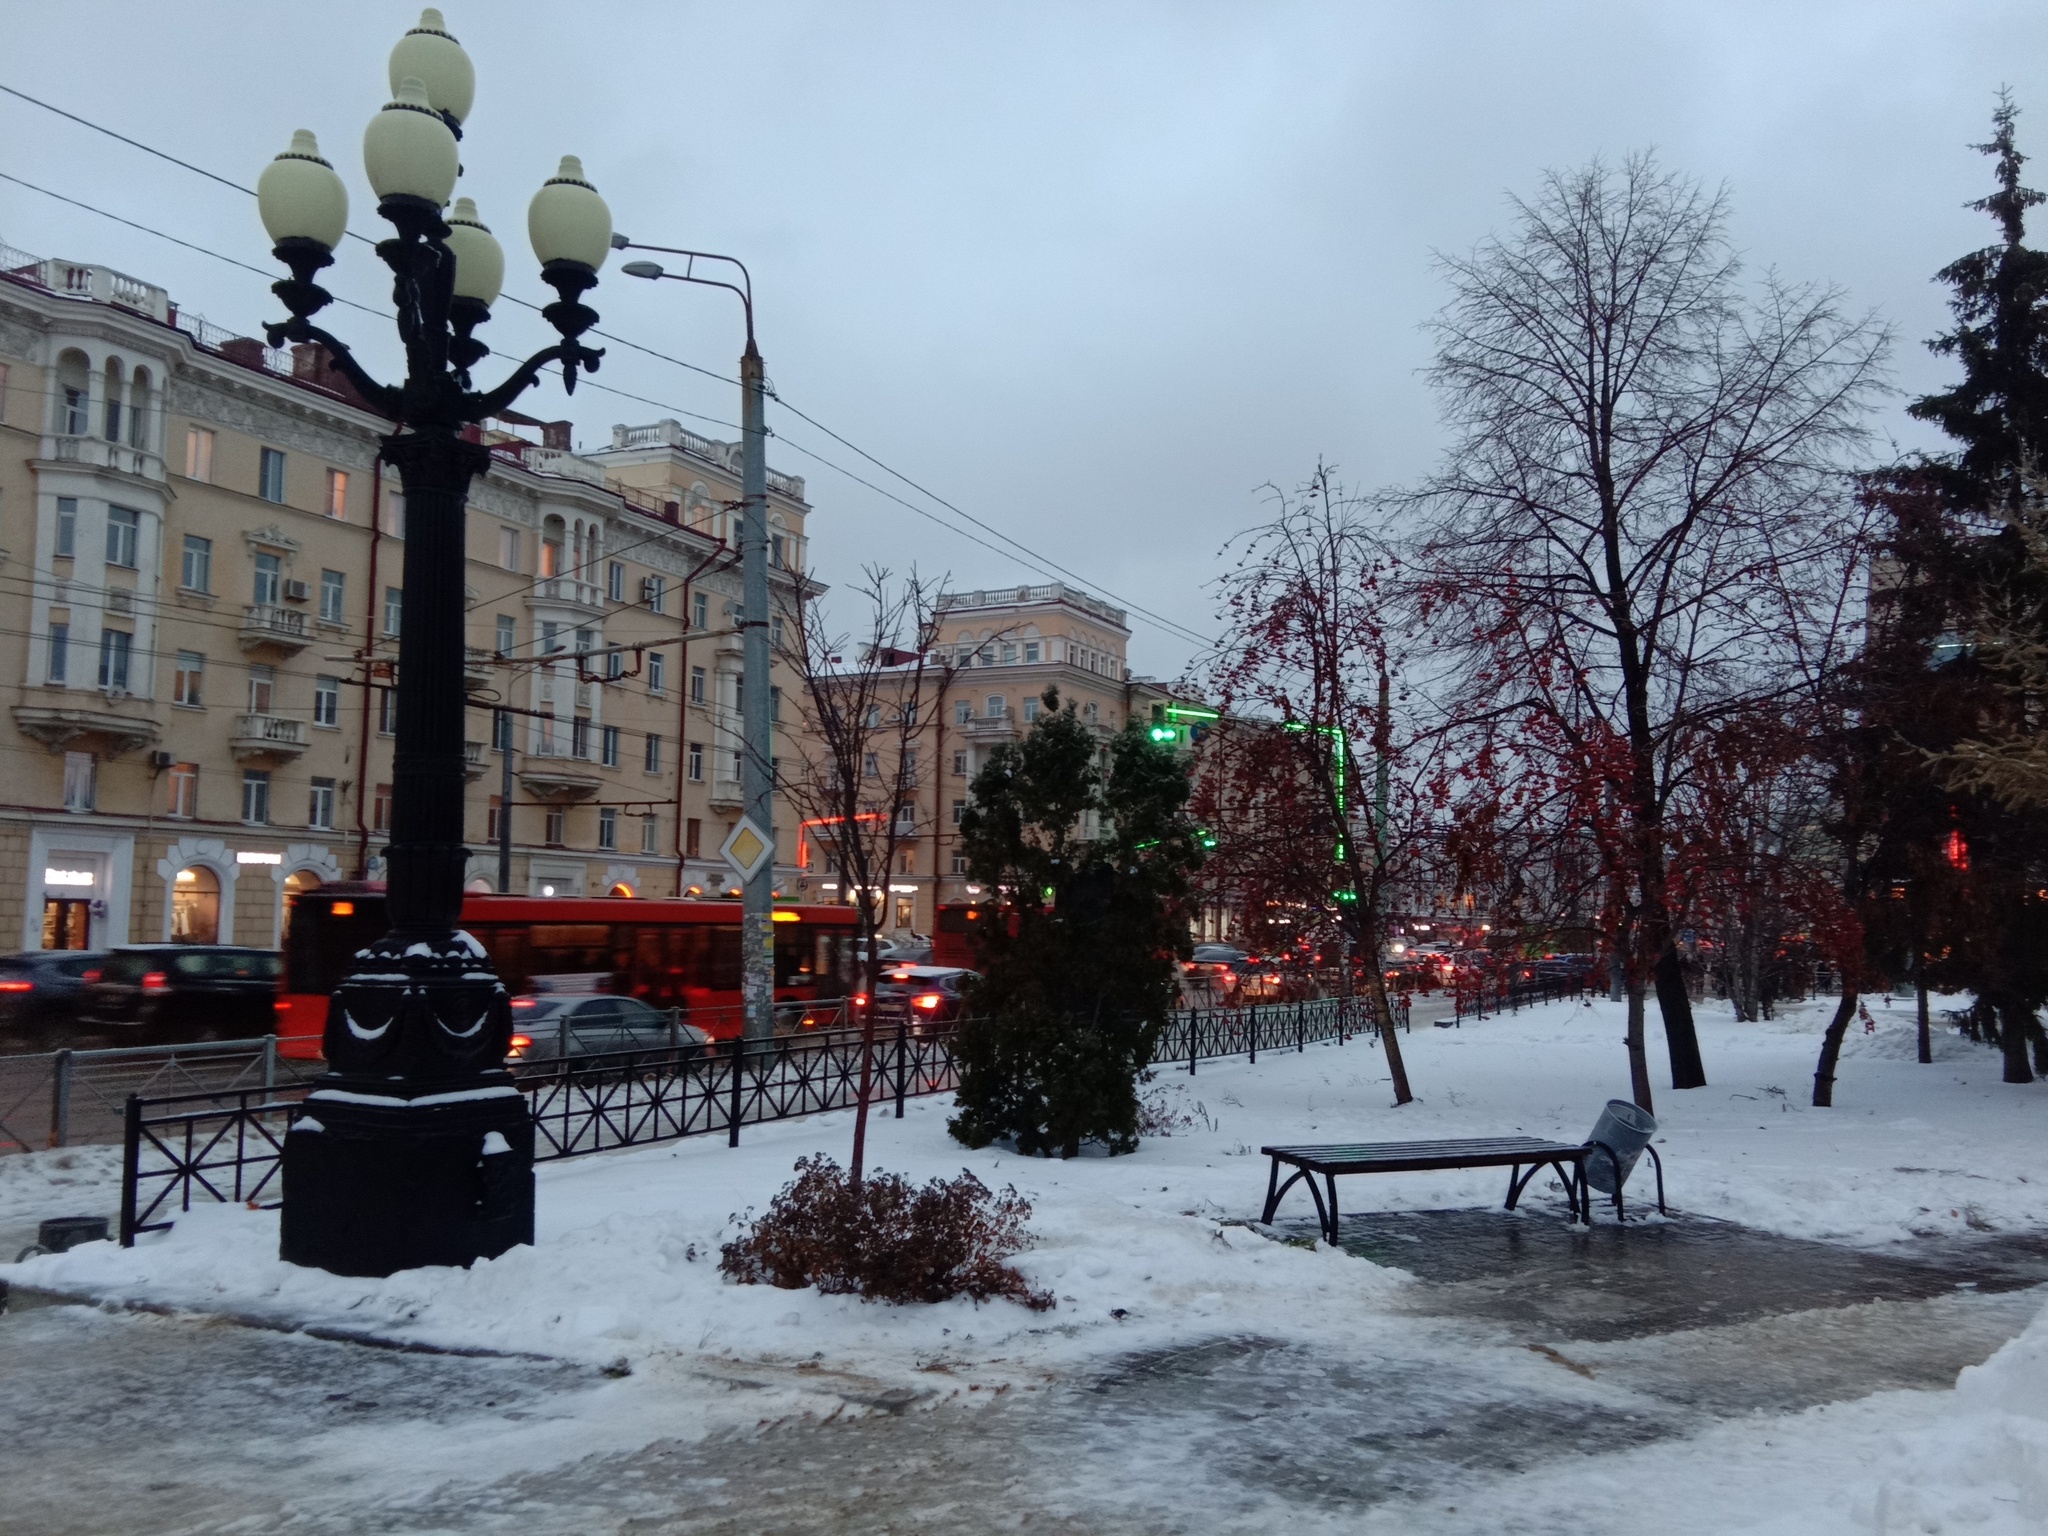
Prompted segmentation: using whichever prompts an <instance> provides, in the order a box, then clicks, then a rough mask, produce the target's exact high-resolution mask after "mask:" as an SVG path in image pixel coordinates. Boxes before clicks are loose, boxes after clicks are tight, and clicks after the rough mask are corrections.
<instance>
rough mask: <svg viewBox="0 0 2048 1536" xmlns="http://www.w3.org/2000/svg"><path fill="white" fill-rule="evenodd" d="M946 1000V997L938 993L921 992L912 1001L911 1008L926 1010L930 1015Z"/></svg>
mask: <svg viewBox="0 0 2048 1536" xmlns="http://www.w3.org/2000/svg"><path fill="white" fill-rule="evenodd" d="M945 1000H946V999H945V997H944V996H943V995H942V994H940V993H937V992H920V993H918V994H917V996H915V997H913V998H912V999H911V1000H910V1006H911V1007H913V1008H922V1009H924V1010H925V1012H927V1013H929V1012H931V1010H932V1009H934V1008H936V1007H938V1006H939V1004H941V1003H943V1002H944V1001H945Z"/></svg>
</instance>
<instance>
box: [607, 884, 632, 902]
mask: <svg viewBox="0 0 2048 1536" xmlns="http://www.w3.org/2000/svg"><path fill="white" fill-rule="evenodd" d="M634 894H635V892H634V890H633V887H631V886H630V885H628V884H626V882H625V881H623V880H621V881H619V882H618V883H617V884H616V885H614V886H613V887H612V888H611V889H610V890H608V891H606V892H605V895H607V896H624V897H628V898H631V897H632V896H633V895H634Z"/></svg>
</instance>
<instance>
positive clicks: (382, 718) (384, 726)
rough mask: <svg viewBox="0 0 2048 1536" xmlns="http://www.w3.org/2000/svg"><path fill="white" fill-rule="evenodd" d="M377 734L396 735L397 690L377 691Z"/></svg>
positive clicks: (381, 689)
mask: <svg viewBox="0 0 2048 1536" xmlns="http://www.w3.org/2000/svg"><path fill="white" fill-rule="evenodd" d="M377 734H378V735H380V736H396V735H397V734H398V690H397V689H396V688H379V689H378V690H377Z"/></svg>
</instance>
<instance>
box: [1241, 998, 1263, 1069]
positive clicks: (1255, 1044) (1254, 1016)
mask: <svg viewBox="0 0 2048 1536" xmlns="http://www.w3.org/2000/svg"><path fill="white" fill-rule="evenodd" d="M1237 1012H1238V1017H1239V1018H1243V1017H1244V1010H1243V1009H1242V1008H1240V1009H1238V1011H1237ZM1246 1033H1247V1034H1248V1035H1249V1036H1250V1038H1251V1043H1252V1065H1253V1066H1257V1065H1258V1064H1259V1010H1258V1009H1257V1008H1256V1007H1255V1008H1253V1009H1252V1011H1251V1028H1250V1029H1249V1030H1247V1031H1246Z"/></svg>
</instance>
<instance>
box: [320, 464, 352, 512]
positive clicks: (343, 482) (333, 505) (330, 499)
mask: <svg viewBox="0 0 2048 1536" xmlns="http://www.w3.org/2000/svg"><path fill="white" fill-rule="evenodd" d="M323 510H324V511H325V512H326V513H327V515H328V516H329V517H347V516H348V471H347V470H345V469H330V470H329V471H327V500H326V502H325V503H324V504H323Z"/></svg>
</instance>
